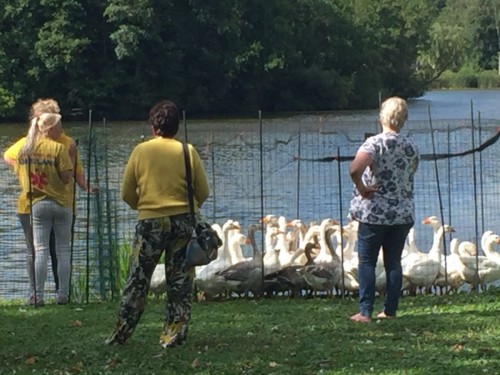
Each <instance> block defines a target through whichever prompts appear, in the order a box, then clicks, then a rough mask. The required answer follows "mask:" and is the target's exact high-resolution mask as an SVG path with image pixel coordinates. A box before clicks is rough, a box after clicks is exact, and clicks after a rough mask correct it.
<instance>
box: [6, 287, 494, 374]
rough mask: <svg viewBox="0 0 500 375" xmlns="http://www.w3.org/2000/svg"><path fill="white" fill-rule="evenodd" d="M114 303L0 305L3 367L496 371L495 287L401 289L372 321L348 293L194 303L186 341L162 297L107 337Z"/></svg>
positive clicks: (58, 370)
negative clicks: (128, 327) (121, 336)
mask: <svg viewBox="0 0 500 375" xmlns="http://www.w3.org/2000/svg"><path fill="white" fill-rule="evenodd" d="M381 306H382V301H381V300H380V299H378V300H377V302H376V308H377V309H380V308H381ZM116 310H117V303H116V302H105V303H92V304H89V305H66V306H56V305H46V306H45V307H43V308H38V309H34V308H27V307H24V306H20V305H12V304H10V305H5V304H3V305H0V374H139V375H149V374H214V375H215V374H287V375H293V374H300V375H302V374H422V375H423V374H426V375H428V374H456V375H459V374H460V375H462V374H467V375H472V374H500V290H498V289H497V290H490V291H489V292H486V293H479V294H476V293H472V294H458V295H452V296H435V295H429V296H417V297H404V298H403V299H402V300H401V306H400V313H399V316H398V318H397V319H396V320H392V321H374V322H373V323H371V324H359V323H358V324H356V323H352V322H350V321H349V319H348V317H349V316H350V315H351V314H353V313H355V312H356V311H357V302H356V301H354V300H350V299H345V300H341V299H333V300H327V299H308V300H306V299H285V298H283V299H267V300H257V301H246V300H234V301H227V302H203V303H195V304H194V305H193V318H192V320H191V326H190V332H189V337H188V341H187V342H186V343H185V344H184V345H182V346H179V347H176V348H174V349H169V350H165V349H163V348H162V347H161V346H160V345H159V344H158V340H159V335H160V331H161V328H162V315H163V303H162V301H156V300H151V301H150V303H149V305H148V307H147V308H146V311H145V313H144V315H143V317H142V320H141V322H140V324H139V326H138V328H137V330H136V332H135V334H134V336H132V338H131V340H130V342H129V343H128V344H127V345H125V346H122V347H120V346H106V345H105V344H104V340H105V338H106V337H107V336H108V334H109V333H110V332H111V330H112V328H113V325H114V322H115V315H116ZM376 311H378V310H376Z"/></svg>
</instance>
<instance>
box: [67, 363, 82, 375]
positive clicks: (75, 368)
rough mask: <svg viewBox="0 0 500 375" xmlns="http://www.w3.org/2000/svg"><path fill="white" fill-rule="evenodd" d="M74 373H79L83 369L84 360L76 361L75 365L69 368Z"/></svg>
mask: <svg viewBox="0 0 500 375" xmlns="http://www.w3.org/2000/svg"><path fill="white" fill-rule="evenodd" d="M69 371H70V372H71V373H73V374H79V373H81V372H82V371H83V362H78V363H76V364H75V365H74V366H73V367H71V368H70V369H69Z"/></svg>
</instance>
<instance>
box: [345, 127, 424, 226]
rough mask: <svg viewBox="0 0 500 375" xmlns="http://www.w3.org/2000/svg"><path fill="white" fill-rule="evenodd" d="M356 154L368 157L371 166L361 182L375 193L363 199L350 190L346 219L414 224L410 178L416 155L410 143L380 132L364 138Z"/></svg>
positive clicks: (395, 134)
mask: <svg viewBox="0 0 500 375" xmlns="http://www.w3.org/2000/svg"><path fill="white" fill-rule="evenodd" d="M359 151H362V152H366V153H368V154H369V155H370V156H371V158H372V164H371V165H370V167H368V168H366V170H365V172H364V173H363V176H362V179H363V182H364V184H365V185H367V186H376V187H377V188H378V191H377V192H375V193H374V194H373V195H372V196H371V197H370V198H363V197H362V196H361V195H360V194H359V192H358V190H357V189H356V188H354V194H353V198H352V200H351V206H350V210H349V216H350V218H351V219H353V220H358V221H360V222H363V223H368V224H377V225H397V224H412V223H414V222H415V205H414V201H413V178H414V175H415V172H416V171H417V168H418V164H419V161H420V155H419V152H418V148H417V146H416V145H415V143H414V142H413V140H411V139H410V138H409V137H408V136H405V135H402V134H400V133H395V132H388V133H380V134H377V135H375V136H373V137H370V138H368V139H367V140H366V141H365V142H364V143H363V144H362V145H361V147H360V148H359Z"/></svg>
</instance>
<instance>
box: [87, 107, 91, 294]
mask: <svg viewBox="0 0 500 375" xmlns="http://www.w3.org/2000/svg"><path fill="white" fill-rule="evenodd" d="M88 142H89V143H88V148H87V176H88V181H87V183H88V184H89V186H90V179H91V174H90V167H91V165H92V163H91V162H92V158H91V156H92V110H91V109H89V135H88ZM85 256H86V259H85V261H86V267H85V273H86V280H85V301H86V302H87V303H89V291H90V192H87V232H86V248H85Z"/></svg>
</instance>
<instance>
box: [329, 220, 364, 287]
mask: <svg viewBox="0 0 500 375" xmlns="http://www.w3.org/2000/svg"><path fill="white" fill-rule="evenodd" d="M333 236H334V237H335V240H336V242H337V246H336V247H335V254H337V256H338V257H339V259H341V258H340V257H341V254H342V253H344V254H347V256H344V262H343V264H342V265H343V268H344V280H343V282H342V280H341V281H340V282H339V285H337V288H338V289H339V290H342V288H345V290H347V291H348V292H350V293H356V292H357V291H358V290H359V282H358V256H357V253H355V252H354V251H353V249H354V248H355V246H356V241H357V238H358V234H357V226H354V225H345V226H344V227H343V228H342V230H340V225H339V226H338V228H337V230H335V231H334V233H333ZM342 238H345V239H346V242H345V245H344V247H343V248H342ZM348 254H352V257H351V259H348Z"/></svg>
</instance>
